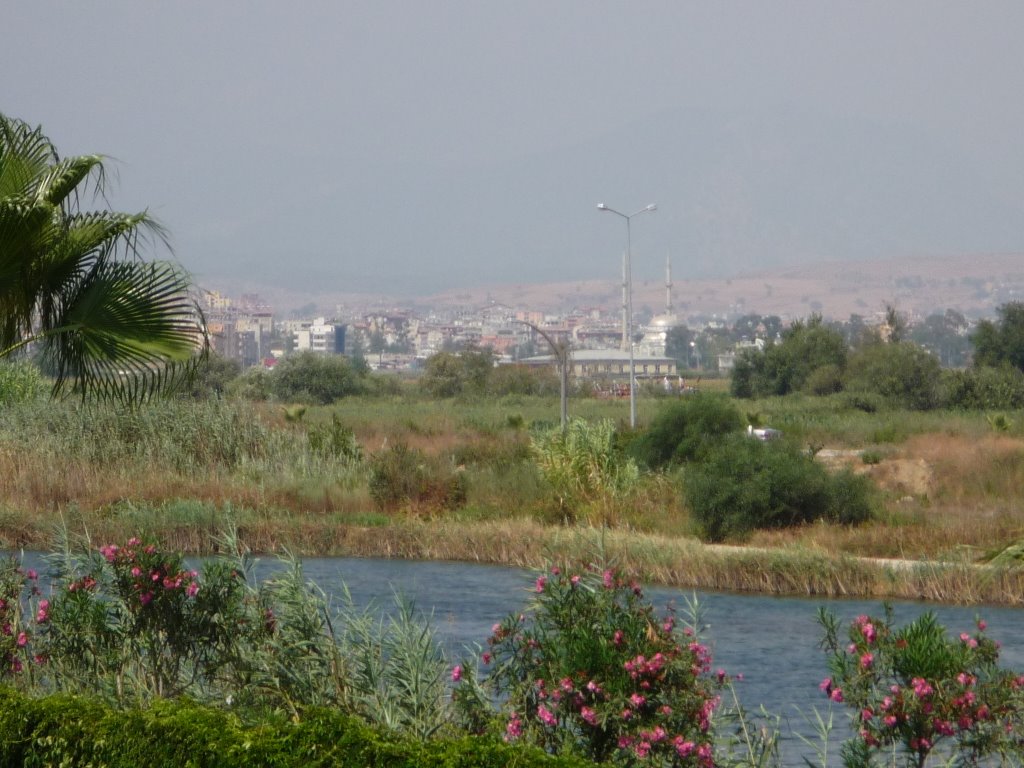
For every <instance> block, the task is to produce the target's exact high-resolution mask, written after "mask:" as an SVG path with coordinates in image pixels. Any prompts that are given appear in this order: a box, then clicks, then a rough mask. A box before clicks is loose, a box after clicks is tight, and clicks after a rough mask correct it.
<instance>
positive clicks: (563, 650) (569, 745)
mask: <svg viewBox="0 0 1024 768" xmlns="http://www.w3.org/2000/svg"><path fill="white" fill-rule="evenodd" d="M532 590H533V600H532V601H531V605H530V607H529V609H528V610H527V611H526V612H525V613H524V614H518V615H512V616H509V617H508V618H507V619H506V620H505V621H504V622H502V623H501V624H497V625H495V626H494V628H493V630H492V634H491V636H490V637H489V638H488V641H487V642H488V646H489V647H488V650H487V651H486V652H485V653H484V654H483V656H482V657H481V660H482V662H483V664H484V667H485V670H486V675H487V678H486V681H485V682H486V683H488V684H490V685H491V686H492V689H493V694H495V695H496V697H497V698H498V699H499V700H502V701H504V702H505V720H504V722H505V727H504V736H505V738H506V739H507V740H520V739H521V740H525V741H528V742H530V743H535V744H538V745H539V746H541V747H543V748H545V749H547V750H548V751H551V752H564V751H571V752H574V753H576V754H580V755H582V756H584V757H587V758H589V759H592V760H597V761H607V760H612V759H616V760H623V761H625V762H627V763H631V762H637V761H639V762H646V763H650V764H652V765H671V766H693V767H695V768H696V767H698V766H700V767H703V768H707V767H709V766H712V765H714V756H713V751H712V741H713V728H712V716H713V713H714V711H715V708H716V706H717V704H718V696H717V676H715V677H712V676H710V675H709V670H710V668H711V655H710V652H709V651H708V649H707V648H706V647H705V646H704V645H702V644H701V643H700V642H698V641H697V639H696V638H695V637H694V636H693V633H692V631H689V630H680V629H677V628H676V620H675V617H674V616H673V615H671V613H669V614H668V615H667V616H663V617H658V616H656V615H655V613H654V610H653V608H652V607H651V606H650V605H649V604H647V603H646V602H645V601H644V600H643V592H642V590H641V589H640V587H639V585H637V584H636V583H632V582H630V583H626V582H623V581H622V580H620V579H619V578H617V577H616V575H615V573H614V572H613V571H612V570H610V569H597V568H591V569H588V570H586V571H585V572H582V573H567V572H563V570H562V569H560V568H557V567H556V568H552V569H551V571H550V572H549V573H546V574H543V575H541V576H539V577H538V578H537V579H536V581H535V582H534V585H533V588H532ZM456 670H457V671H456V672H455V673H454V674H453V680H454V681H455V682H457V683H458V682H459V681H460V680H462V681H463V682H462V683H460V685H465V684H466V682H465V678H464V670H463V668H462V667H458V668H456ZM724 678H725V673H724V672H722V673H721V680H722V681H724ZM456 693H458V691H456Z"/></svg>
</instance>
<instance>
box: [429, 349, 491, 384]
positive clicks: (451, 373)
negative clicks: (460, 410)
mask: <svg viewBox="0 0 1024 768" xmlns="http://www.w3.org/2000/svg"><path fill="white" fill-rule="evenodd" d="M493 371H494V353H493V352H492V351H491V349H490V348H489V347H488V348H483V349H481V348H479V347H475V346H470V347H467V348H465V349H463V350H462V351H461V352H438V353H437V354H435V355H431V356H430V357H429V358H427V362H426V365H425V367H424V370H423V376H422V377H421V378H420V386H421V387H422V388H423V389H424V390H425V391H426V392H427V393H429V394H430V395H432V396H433V397H455V396H456V395H463V394H466V395H470V394H472V395H482V394H484V393H485V392H487V385H488V382H489V381H490V378H491V374H492V373H493Z"/></svg>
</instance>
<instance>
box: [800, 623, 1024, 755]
mask: <svg viewBox="0 0 1024 768" xmlns="http://www.w3.org/2000/svg"><path fill="white" fill-rule="evenodd" d="M818 620H819V622H820V623H821V625H822V627H823V628H824V631H825V637H824V640H823V643H822V644H823V646H824V648H825V649H826V650H827V651H828V653H829V670H830V672H831V675H830V676H829V677H827V678H825V680H823V681H822V683H821V689H822V691H823V692H824V693H825V694H826V695H827V696H828V697H829V698H830V699H831V700H832V701H834V702H840V703H843V704H846V705H847V706H848V707H850V708H851V709H852V710H853V715H852V717H853V725H854V730H855V732H856V734H857V735H856V736H855V737H854V738H853V739H851V740H850V741H848V742H847V743H845V744H844V745H843V756H844V761H845V762H846V764H847V765H848V766H870V765H872V758H873V756H875V755H880V754H893V753H896V754H899V755H902V759H903V762H904V764H905V765H907V766H918V767H921V766H925V765H927V764H928V760H929V759H930V758H931V757H936V758H939V757H941V758H942V759H943V760H953V761H956V762H957V764H963V765H977V764H979V761H981V760H984V759H988V758H993V757H995V758H998V759H1000V760H1002V761H1004V762H1005V761H1006V760H1010V762H1011V763H1013V764H1018V765H1019V764H1020V759H1021V757H1024V741H1022V739H1024V730H1021V727H1022V725H1024V723H1022V722H1021V720H1022V714H1024V708H1022V704H1024V696H1022V694H1024V688H1022V686H1024V676H1018V675H1016V674H1014V673H1013V672H1011V671H1009V670H1006V669H1001V668H1000V667H999V666H998V664H997V662H998V659H999V645H998V643H996V642H995V641H993V640H992V639H991V638H989V637H988V636H987V635H985V622H984V621H981V620H978V622H977V627H976V630H975V631H974V632H971V633H968V632H964V633H962V634H960V636H959V637H957V638H950V637H947V635H946V630H945V629H944V628H943V627H942V626H941V625H940V624H939V623H938V621H937V620H936V618H935V615H934V614H933V613H931V612H928V613H925V614H923V615H921V616H920V617H919V618H917V619H915V620H914V621H912V622H910V623H909V624H908V625H906V626H905V627H902V628H897V627H895V626H894V623H893V615H892V610H891V608H890V607H889V606H886V608H885V615H884V616H883V617H881V618H878V617H872V616H858V617H857V618H856V619H854V620H853V621H852V622H851V623H850V625H849V627H848V629H847V633H846V634H847V638H846V642H843V641H841V639H840V629H841V627H840V624H839V622H838V620H837V619H836V617H835V616H834V615H833V614H831V613H830V612H828V611H827V610H824V609H822V610H821V611H820V613H819V617H818Z"/></svg>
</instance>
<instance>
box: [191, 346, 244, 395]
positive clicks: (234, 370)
mask: <svg viewBox="0 0 1024 768" xmlns="http://www.w3.org/2000/svg"><path fill="white" fill-rule="evenodd" d="M241 373H242V366H241V364H240V363H239V362H238V361H237V360H231V359H229V358H226V357H224V356H222V355H218V354H216V353H211V354H210V356H209V357H208V358H207V359H206V360H205V361H203V362H202V363H201V364H200V365H199V368H198V369H197V371H196V377H195V379H194V380H193V382H192V387H191V394H192V397H194V398H197V399H199V398H207V397H221V396H222V395H224V394H225V392H226V391H227V388H228V385H229V384H230V383H231V382H232V381H233V380H234V379H236V378H238V376H239V375H241Z"/></svg>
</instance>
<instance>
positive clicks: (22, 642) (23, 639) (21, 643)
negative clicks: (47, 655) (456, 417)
mask: <svg viewBox="0 0 1024 768" xmlns="http://www.w3.org/2000/svg"><path fill="white" fill-rule="evenodd" d="M14 642H16V643H17V644H18V647H19V648H24V647H25V646H26V645H28V635H26V634H25V633H24V632H19V633H18V637H17V639H16V640H15V641H14Z"/></svg>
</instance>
